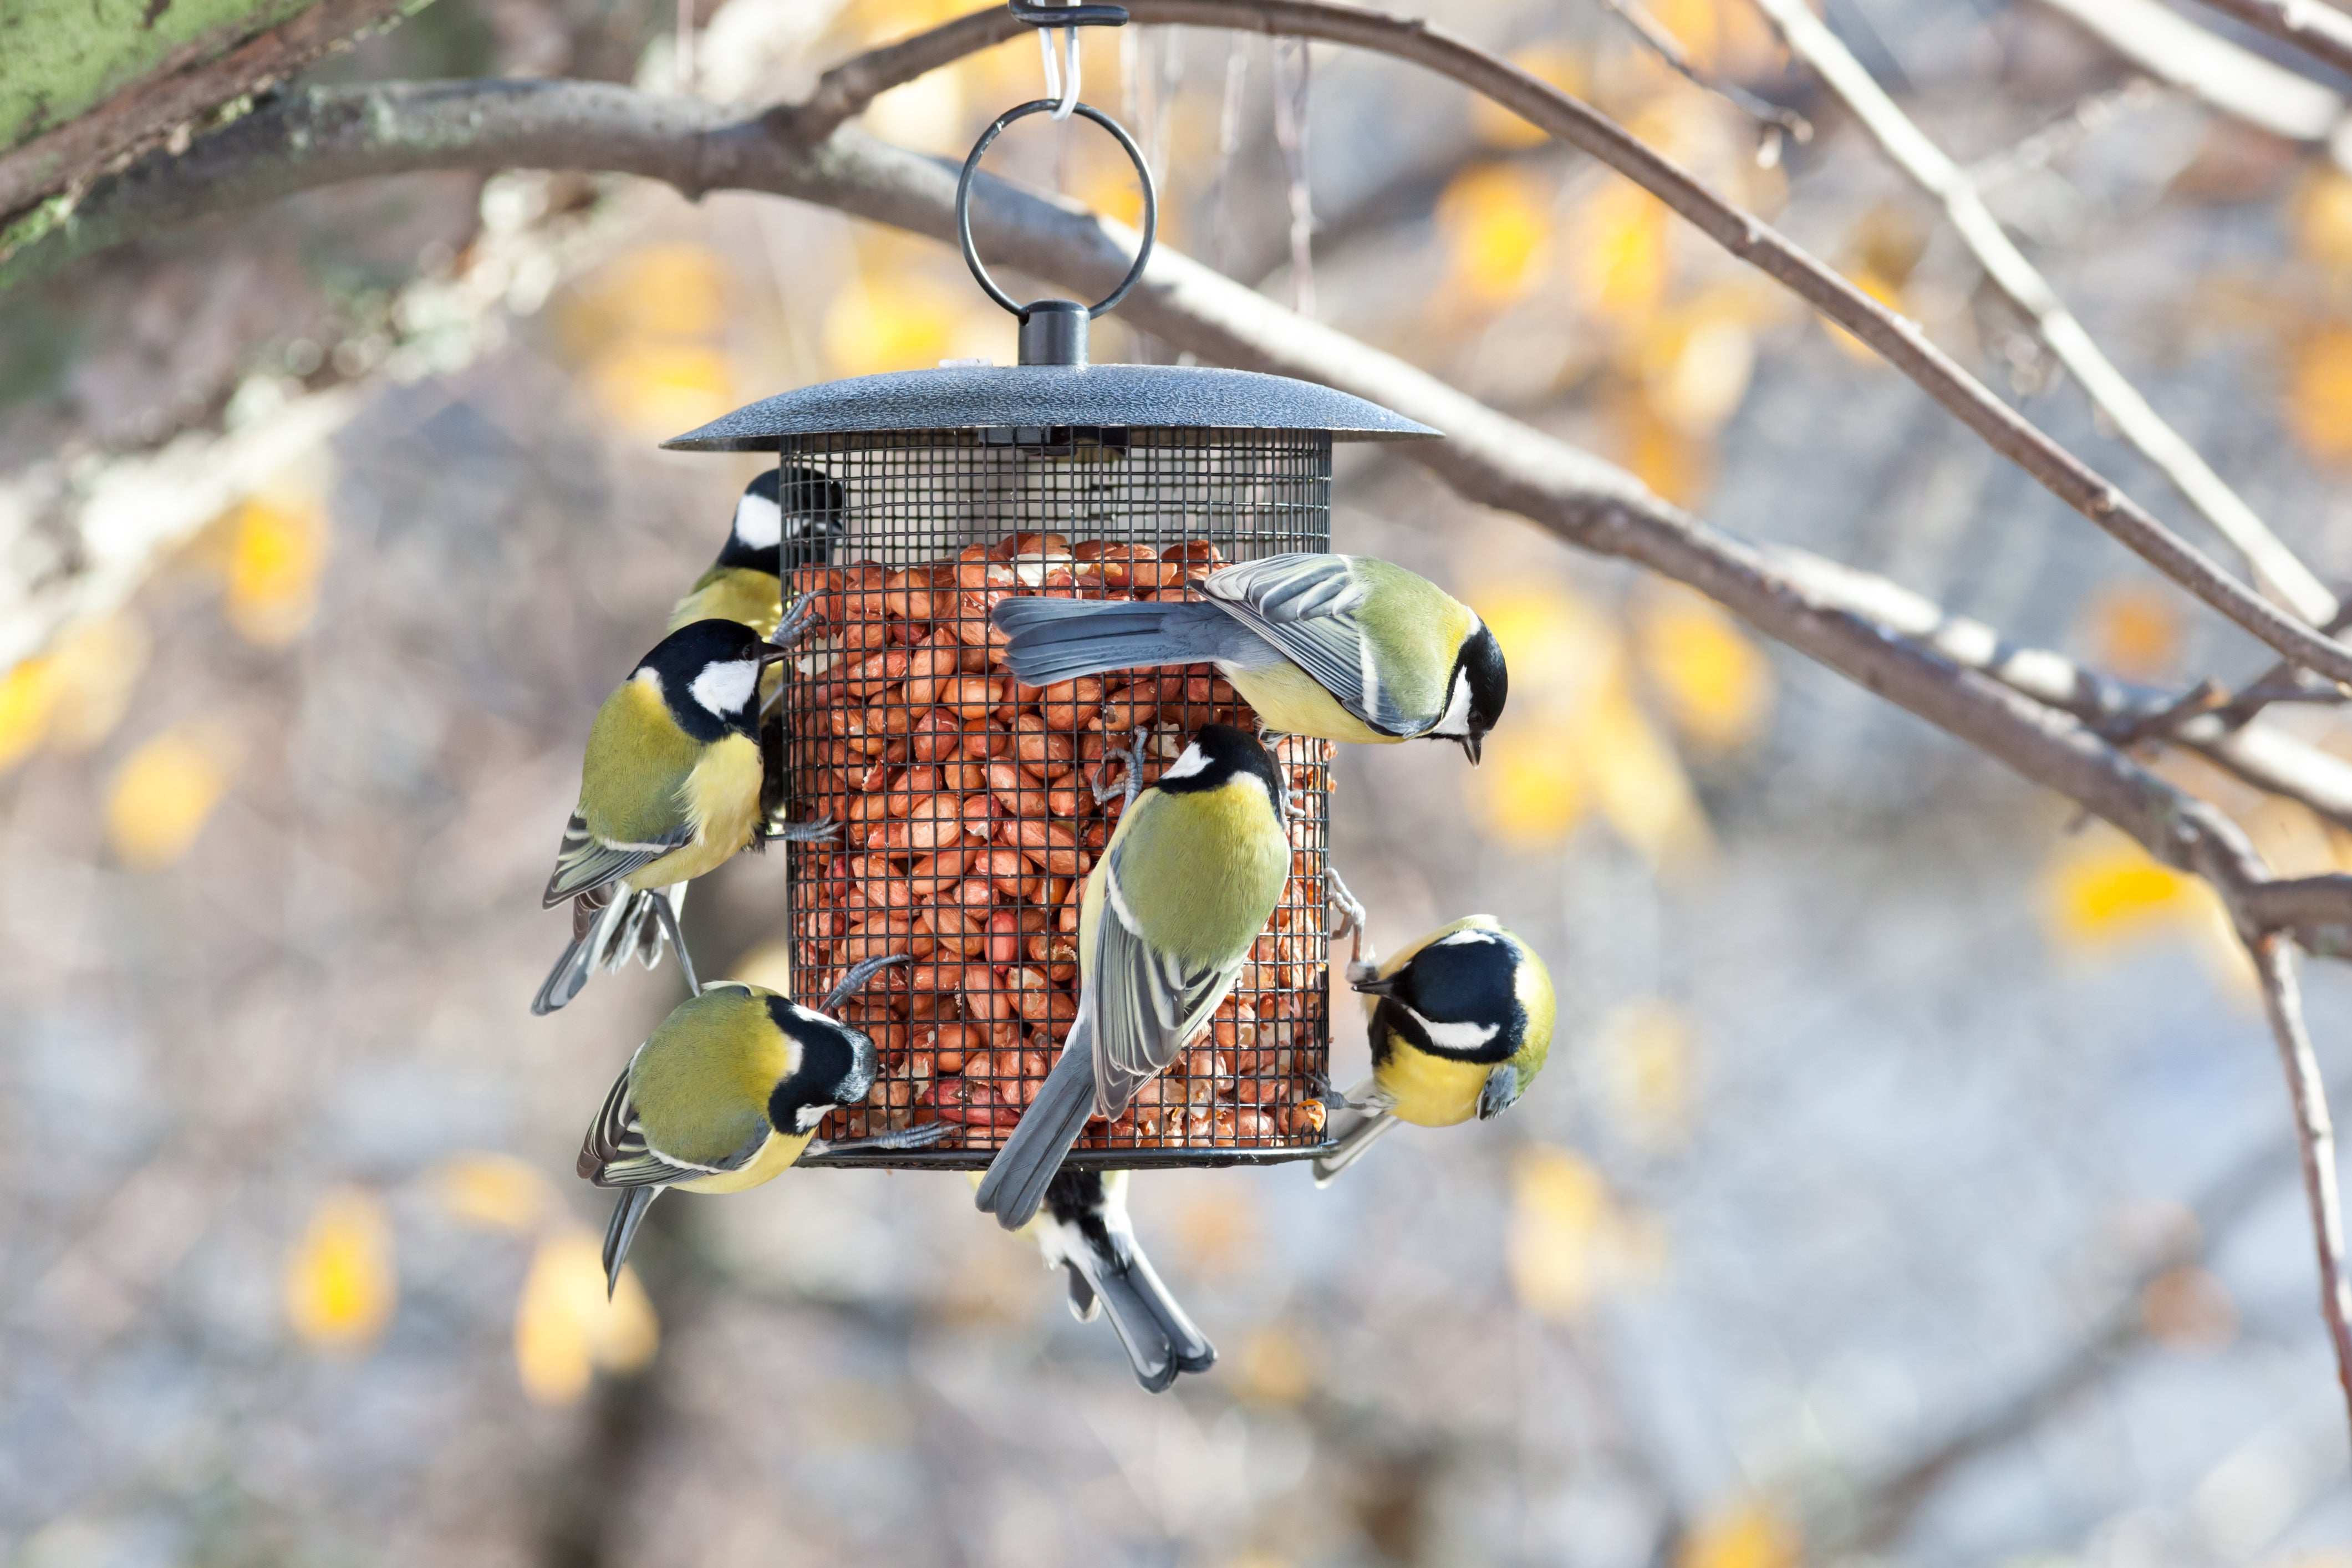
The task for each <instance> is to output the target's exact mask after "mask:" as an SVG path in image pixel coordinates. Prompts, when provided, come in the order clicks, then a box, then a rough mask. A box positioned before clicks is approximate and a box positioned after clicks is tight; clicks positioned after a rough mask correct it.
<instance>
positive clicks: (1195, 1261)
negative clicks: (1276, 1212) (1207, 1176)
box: [1174, 1183, 1258, 1275]
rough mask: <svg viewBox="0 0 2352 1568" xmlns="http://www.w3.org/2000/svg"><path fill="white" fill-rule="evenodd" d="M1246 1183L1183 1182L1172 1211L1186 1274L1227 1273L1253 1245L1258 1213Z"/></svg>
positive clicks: (1252, 1250)
mask: <svg viewBox="0 0 2352 1568" xmlns="http://www.w3.org/2000/svg"><path fill="white" fill-rule="evenodd" d="M1249 1192H1250V1189H1249V1188H1247V1187H1240V1186H1234V1185H1232V1184H1226V1183H1213V1184H1208V1185H1200V1184H1193V1185H1190V1186H1187V1187H1186V1188H1185V1190H1184V1192H1183V1195H1182V1197H1181V1204H1180V1206H1179V1207H1178V1209H1177V1211H1176V1224H1175V1226H1174V1234H1175V1241H1176V1247H1177V1251H1178V1253H1179V1255H1180V1256H1181V1258H1183V1260H1184V1266H1185V1272H1186V1273H1188V1274H1200V1275H1213V1274H1231V1273H1234V1272H1235V1271H1237V1270H1238V1269H1240V1268H1242V1267H1243V1266H1244V1265H1245V1264H1246V1263H1248V1261H1249V1260H1250V1258H1251V1257H1252V1255H1253V1254H1255V1251H1256V1249H1257V1239H1258V1216H1257V1205H1256V1201H1255V1198H1253V1197H1250V1196H1248V1195H1246V1194H1248V1193H1249Z"/></svg>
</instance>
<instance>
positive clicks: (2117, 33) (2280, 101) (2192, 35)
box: [2042, 0, 2352, 164]
mask: <svg viewBox="0 0 2352 1568" xmlns="http://www.w3.org/2000/svg"><path fill="white" fill-rule="evenodd" d="M2042 3H2043V4H2044V5H2048V6H2050V7H2051V9H2053V10H2054V11H2058V12H2061V13H2063V14H2064V15H2065V16H2071V17H2073V18H2074V20H2075V21H2076V22H2079V23H2081V24H2082V25H2083V26H2084V27H2086V28H2088V29H2089V30H2090V31H2091V32H2093V33H2094V34H2095V35H2097V36H2098V37H2099V38H2100V39H2102V40H2103V41H2104V42H2105V44H2106V45H2107V47H2110V48H2112V49H2114V50H2115V51H2116V53H2117V54H2119V55H2121V56H2123V57H2124V58H2126V59H2127V60H2129V61H2131V62H2132V63H2133V64H2135V65H2137V66H2138V67H2139V68H2141V69H2142V70H2144V71H2146V72H2147V73H2148V74H2149V75H2150V76H2153V77H2157V78H2158V79H2162V80H2164V81H2168V82H2170V83H2172V84H2173V85H2174V86H2176V87H2179V88H2182V89H2186V90H2188V91H2189V92H2193V93H2195V94H2196V95H2197V96H2198V97H2199V98H2201V99H2203V100H2205V101H2206V102H2207V103H2209V104H2210V105H2212V106H2213V107H2214V108H2215V109H2218V110H2221V112H2222V113H2224V114H2227V115H2231V116H2232V117H2234V118H2236V119H2239V120H2242V121H2245V122H2246V123H2247V124H2249V125H2252V126H2256V127H2259V128H2260V129H2262V130H2263V131H2267V132H2270V133H2271V134H2272V135H2273V136H2284V137H2285V138H2286V139H2287V140H2288V141H2290V142H2321V143H2324V144H2326V146H2327V147H2328V150H2329V151H2330V152H2331V153H2334V154H2335V157H2336V163H2339V164H2341V163H2345V161H2346V156H2347V152H2352V148H2347V145H2346V142H2347V140H2352V139H2347V136H2346V134H2345V121H2344V100H2343V97H2342V96H2341V95H2340V94H2338V93H2336V92H2335V91H2333V90H2331V89H2328V88H2326V87H2323V86H2321V85H2320V84H2319V83H2318V82H2315V81H2314V80H2312V79H2310V78H2309V77H2305V76H2297V75H2296V74H2295V73H2294V72H2293V71H2291V70H2288V69H2287V68H2285V67H2284V66H2278V65H2273V64H2272V63H2271V62H2270V61H2269V60H2266V59H2264V58H2263V57H2262V56H2260V55H2258V54H2255V53H2254V52H2253V51H2252V50H2251V49H2242V48H2240V47H2238V46H2237V45H2235V44H2233V43H2231V42H2230V41H2229V40H2228V39H2227V38H2224V37H2220V36H2219V35H2217V34H2215V33H2213V32H2211V31H2210V29H2207V28H2204V27H2200V26H2198V25H2197V24H2196V23H2194V22H2192V21H2190V20H2189V18H2188V17H2186V16H2182V15H2181V14H2180V13H2179V12H2178V11H2175V10H2172V9H2171V8H2169V7H2168V6H2166V5H2162V4H2160V3H2159V0H2042Z"/></svg>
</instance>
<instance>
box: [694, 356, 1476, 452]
mask: <svg viewBox="0 0 2352 1568" xmlns="http://www.w3.org/2000/svg"><path fill="white" fill-rule="evenodd" d="M1034 426H1091V427H1096V428H1103V427H1108V428H1119V427H1126V428H1129V429H1132V428H1136V427H1138V426H1142V427H1149V428H1182V429H1209V430H1328V431H1329V432H1330V433H1331V435H1332V437H1333V438H1335V439H1337V440H1341V441H1399V440H1413V439H1418V438H1421V437H1433V436H1438V435H1441V434H1442V432H1440V431H1436V430H1433V429H1431V428H1430V427H1429V426H1426V425H1421V424H1416V423H1414V422H1413V421H1412V420H1410V419H1407V418H1405V417H1404V416H1402V415H1401V414H1392V413H1391V412H1390V411H1389V410H1387V409H1385V408H1382V407H1381V405H1379V404H1377V403H1367V402H1366V401H1365V400H1364V399H1362V398H1360V397H1351V396H1349V395H1348V394H1347V393H1344V392H1335V391H1333V390H1332V389H1331V388H1329V387H1328V386H1320V385H1318V384H1315V383H1314V382H1311V381H1295V380H1293V379H1291V378H1290V377H1288V376H1284V375H1262V374H1258V373H1257V372H1255V371H1247V370H1218V369H1213V368H1211V367H1209V366H1206V365H1171V364H1090V365H1054V364H1025V365H942V366H941V367H940V368H939V369H937V370H901V371H892V372H889V373H887V374H882V375H860V376H853V377H851V378H849V379H848V380H845V381H828V382H822V383H820V384H817V385H815V386H804V387H802V388H800V389H799V390H798V391H796V392H787V393H782V394H780V395H777V396H774V397H771V398H767V399H764V400H763V401H761V402H759V403H754V404H751V405H749V406H747V407H743V408H739V409H737V410H736V411H735V412H734V413H732V414H730V415H728V416H726V417H725V418H723V419H715V420H713V421H711V422H710V423H709V424H708V425H705V426H703V427H702V428H701V429H699V430H694V431H689V432H688V433H687V434H686V435H683V436H679V437H676V438H674V439H672V440H668V441H665V442H663V443H662V445H663V447H667V449H668V450H670V451H673V452H765V451H772V450H773V449H774V448H775V447H776V445H777V443H778V442H779V441H780V440H782V438H783V437H788V436H837V435H854V434H858V433H861V432H867V431H886V430H982V429H992V428H1003V427H1014V428H1023V427H1034Z"/></svg>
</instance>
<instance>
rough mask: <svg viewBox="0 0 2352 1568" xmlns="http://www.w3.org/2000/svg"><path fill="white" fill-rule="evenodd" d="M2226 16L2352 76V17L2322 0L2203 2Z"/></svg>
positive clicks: (2206, 0)
mask: <svg viewBox="0 0 2352 1568" xmlns="http://www.w3.org/2000/svg"><path fill="white" fill-rule="evenodd" d="M2204 3H2205V4H2206V5H2210V6H2211V7H2212V8H2213V9H2214V10H2216V11H2219V12H2221V14H2222V15H2223V16H2235V17H2236V18H2237V19H2238V20H2239V21H2241V22H2243V23H2244V24H2245V25H2246V26H2249V27H2252V28H2254V29H2255V30H2257V31H2259V32H2264V33H2268V34H2269V35H2270V36H2271V37H2273V38H2276V39H2277V40H2278V41H2279V42H2280V43H2283V44H2293V45H2294V47H2296V48H2298V49H2301V50H2302V51H2303V52H2304V53H2305V54H2307V55H2309V56H2310V57H2311V58H2314V59H2315V60H2322V61H2325V62H2326V63H2327V64H2328V65H2331V66H2334V67H2335V68H2336V69H2337V70H2340V71H2343V72H2345V73H2346V74H2347V75H2352V16H2346V15H2345V14H2344V13H2343V12H2341V11H2339V10H2337V9H2336V7H2335V6H2333V5H2323V4H2321V3H2320V0H2204Z"/></svg>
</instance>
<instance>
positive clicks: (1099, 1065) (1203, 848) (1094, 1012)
mask: <svg viewBox="0 0 2352 1568" xmlns="http://www.w3.org/2000/svg"><path fill="white" fill-rule="evenodd" d="M1282 800H1283V788H1282V776H1281V774H1280V773H1279V772H1278V771H1277V770H1276V767H1275V763H1274V757H1273V755H1272V753H1270V752H1267V751H1266V749H1265V747H1264V746H1263V745H1261V744H1259V743H1258V742H1257V740H1256V739H1255V737H1253V736H1250V735H1246V734H1244V733H1243V732H1242V731H1239V730H1236V729H1234V728H1232V727H1231V726H1230V725H1225V724H1209V725H1205V726H1203V727H1202V729H1201V731H1200V732H1199V733H1197V734H1195V735H1194V736H1193V737H1192V744H1191V745H1189V746H1187V747H1185V748H1184V753H1183V755H1181V756H1180V757H1178V758H1177V759H1176V760H1175V761H1174V762H1173V763H1170V764H1169V766H1168V771H1167V772H1166V773H1161V774H1160V782H1159V783H1158V784H1154V785H1152V787H1151V788H1150V789H1148V790H1145V791H1144V792H1143V793H1142V794H1141V795H1138V796H1137V797H1136V798H1135V801H1134V803H1133V804H1132V805H1129V806H1128V808H1127V810H1126V812H1125V814H1124V815H1123V816H1120V818H1119V821H1118V830H1117V831H1116V832H1114V833H1113V834H1112V835H1111V837H1110V842H1109V843H1108V845H1107V846H1105V847H1104V849H1103V854H1102V858H1101V859H1100V860H1098V861H1097V862H1096V863H1095V868H1094V870H1093V871H1092V872H1091V873H1090V874H1089V875H1088V876H1087V886H1086V893H1085V895H1084V897H1083V898H1082V899H1081V900H1080V902H1079V906H1078V1016H1077V1018H1076V1022H1074V1023H1073V1024H1072V1025H1071V1026H1070V1033H1069V1037H1068V1039H1067V1041H1066V1043H1065V1044H1064V1046H1063V1048H1062V1057H1061V1059H1060V1060H1059V1061H1057V1062H1055V1064H1054V1070H1053V1071H1052V1072H1050V1073H1048V1074H1046V1075H1045V1083H1044V1084H1043V1085H1041V1086H1040V1087H1039V1089H1038V1091H1037V1098H1036V1100H1034V1101H1033V1102H1032V1103H1031V1105H1030V1107H1029V1109H1028V1110H1027V1111H1026V1112H1024V1114H1023V1116H1022V1118H1021V1124H1020V1125H1019V1126H1017V1127H1015V1128H1014V1129H1013V1136H1012V1137H1011V1138H1009V1139H1007V1140H1006V1141H1005V1144H1004V1147H1003V1149H1001V1150H999V1151H998V1152H997V1155H996V1158H995V1160H994V1161H993V1162H992V1163H990V1165H989V1167H988V1174H987V1176H986V1177H985V1178H984V1179H982V1182H981V1184H980V1196H979V1203H980V1206H981V1208H982V1210H984V1211H990V1212H992V1213H994V1214H995V1215H996V1217H997V1222H998V1223H999V1224H1000V1225H1002V1226H1004V1227H1005V1228H1006V1229H1007V1230H1018V1229H1020V1228H1021V1227H1022V1226H1024V1225H1026V1224H1028V1223H1029V1220H1030V1218H1031V1216H1032V1215H1035V1214H1036V1212H1037V1205H1039V1204H1040V1203H1041V1202H1043V1201H1044V1199H1045V1188H1046V1184H1048V1183H1050V1182H1051V1181H1052V1180H1053V1177H1054V1173H1055V1171H1056V1170H1058V1169H1059V1168H1060V1166H1061V1163H1062V1156H1063V1155H1064V1154H1066V1153H1067V1152H1069V1148H1070V1145H1071V1144H1072V1143H1075V1142H1077V1138H1078V1133H1079V1131H1080V1130H1081V1129H1083V1128H1084V1127H1085V1126H1086V1124H1087V1118H1088V1117H1090V1116H1117V1115H1118V1113H1119V1112H1120V1111H1122V1110H1126V1109H1127V1105H1128V1102H1129V1100H1132V1099H1134V1097H1135V1091H1136V1090H1137V1089H1139V1088H1141V1087H1142V1086H1143V1085H1144V1084H1145V1083H1146V1082H1148V1081H1149V1080H1150V1079H1151V1078H1152V1077H1153V1075H1155V1074H1157V1073H1159V1072H1160V1070H1161V1069H1163V1068H1166V1067H1167V1066H1168V1064H1169V1063H1170V1062H1171V1061H1173V1060H1175V1059H1176V1057H1177V1056H1178V1054H1179V1053H1181V1051H1182V1050H1183V1049H1184V1047H1185V1045H1186V1044H1187V1043H1188V1042H1189V1041H1190V1040H1191V1039H1192V1036H1193V1035H1194V1034H1195V1033H1196V1032H1197V1031H1198V1030H1199V1029H1200V1027H1201V1026H1202V1024H1203V1023H1205V1022H1206V1021H1207V1020H1208V1017H1209V1015H1211V1014H1212V1013H1214V1012H1215V1011H1216V1010H1217V1005H1218V1004H1219V1003H1221V1002H1223V1000H1224V999H1225V994H1226V993H1227V992H1229V991H1231V990H1232V989H1233V988H1234V981H1235V980H1237V979H1239V978H1240V976H1241V972H1242V965H1243V964H1244V963H1245V962H1247V960H1248V958H1249V952H1250V944H1251V943H1252V942H1255V941H1256V940H1257V935H1258V932H1260V931H1263V930H1265V922H1266V920H1267V917H1269V916H1270V915H1272V914H1273V913H1274V908H1275V905H1276V903H1277V902H1279V901H1280V900H1281V898H1282V888H1283V883H1284V882H1285V880H1286V879H1287V878H1288V876H1289V872H1290V838H1289V835H1288V834H1287V833H1286V831H1285V830H1284V827H1283V814H1282Z"/></svg>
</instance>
